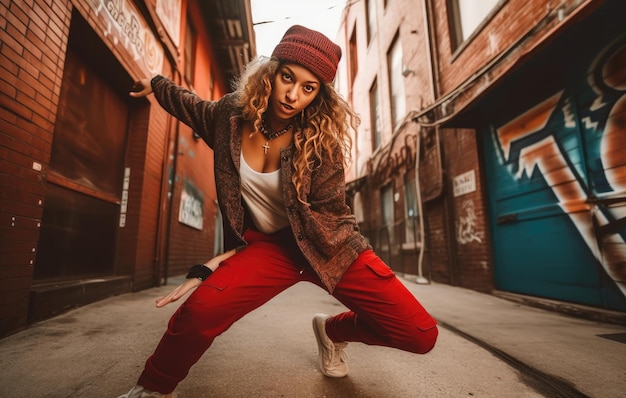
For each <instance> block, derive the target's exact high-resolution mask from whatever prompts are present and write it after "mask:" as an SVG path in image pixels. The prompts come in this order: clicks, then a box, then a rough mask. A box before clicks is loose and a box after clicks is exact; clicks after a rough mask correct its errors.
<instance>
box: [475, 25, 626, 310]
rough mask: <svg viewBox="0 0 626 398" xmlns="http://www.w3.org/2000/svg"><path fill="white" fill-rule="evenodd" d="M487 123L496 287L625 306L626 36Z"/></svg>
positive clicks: (583, 57)
mask: <svg viewBox="0 0 626 398" xmlns="http://www.w3.org/2000/svg"><path fill="white" fill-rule="evenodd" d="M595 48H596V50H594V51H592V52H587V53H586V54H578V58H577V62H576V63H575V64H569V65H566V66H565V67H564V68H566V69H567V73H568V76H569V78H568V79H567V84H565V85H564V86H563V87H562V88H560V89H558V90H554V92H551V93H549V94H548V95H543V96H542V98H538V99H537V100H536V101H534V102H532V104H531V105H530V106H528V107H526V108H525V109H524V110H522V111H521V112H519V111H518V112H516V113H515V114H511V115H509V116H505V117H504V118H502V119H500V121H499V122H498V123H497V124H494V125H492V126H490V127H489V128H487V129H485V131H483V132H482V133H483V134H482V136H483V137H484V138H485V139H484V141H483V142H484V149H485V169H486V177H487V187H488V197H489V202H490V203H489V207H490V213H491V214H490V216H491V220H492V231H493V239H494V241H493V243H494V245H493V247H494V260H495V264H494V271H495V277H496V281H495V282H496V286H497V288H498V289H501V290H506V291H512V292H518V293H523V294H530V295H535V296H541V297H547V298H554V299H558V300H563V301H571V302H576V303H582V304H588V305H592V306H599V307H604V308H608V309H616V310H622V311H626V243H625V239H626V222H625V219H626V36H623V35H617V36H615V35H614V36H612V37H608V38H607V39H606V40H604V41H603V42H602V43H600V44H599V45H597V46H595Z"/></svg>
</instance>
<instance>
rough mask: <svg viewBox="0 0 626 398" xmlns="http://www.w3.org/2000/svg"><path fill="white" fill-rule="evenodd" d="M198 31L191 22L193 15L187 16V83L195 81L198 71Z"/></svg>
mask: <svg viewBox="0 0 626 398" xmlns="http://www.w3.org/2000/svg"><path fill="white" fill-rule="evenodd" d="M197 36H198V35H197V33H196V29H195V27H194V26H193V23H192V22H191V15H189V14H187V28H186V31H185V79H186V80H187V83H189V84H192V83H193V81H194V75H195V69H196V42H197V40H198V39H197Z"/></svg>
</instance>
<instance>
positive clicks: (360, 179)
mask: <svg viewBox="0 0 626 398" xmlns="http://www.w3.org/2000/svg"><path fill="white" fill-rule="evenodd" d="M625 11H626V4H624V3H623V2H621V1H615V0H604V1H603V0H588V1H582V0H569V1H568V0H563V1H558V2H555V1H549V0H532V1H525V0H483V1H472V0H425V1H410V0H405V1H403V0H364V1H362V2H356V3H353V2H350V3H349V5H348V6H347V7H346V10H345V12H344V18H343V25H342V28H341V30H340V34H339V36H338V40H340V41H341V42H342V47H343V48H344V49H345V54H346V57H345V60H344V61H343V64H342V69H341V75H340V80H339V85H338V87H339V88H340V90H341V92H342V93H344V94H345V96H346V98H347V99H348V100H349V101H350V102H351V103H352V104H353V105H354V107H355V108H356V109H357V111H358V112H359V113H360V114H361V116H362V119H363V120H362V121H363V123H362V126H361V128H360V129H359V131H358V132H357V134H356V136H355V143H356V151H355V156H354V159H353V166H352V170H351V174H350V177H349V182H348V187H349V192H350V193H351V194H352V203H351V204H352V206H353V208H354V211H355V213H356V214H357V216H358V217H359V218H360V220H361V223H362V225H363V227H364V228H363V230H364V232H366V233H367V235H368V236H369V237H370V240H371V241H372V243H373V244H374V246H375V248H376V249H377V250H378V251H379V252H380V253H381V254H382V255H386V256H387V260H388V261H390V265H391V266H392V268H393V269H394V270H395V271H397V272H400V273H405V274H407V275H417V276H418V280H425V281H428V280H432V281H435V282H440V283H449V284H452V285H458V286H462V287H467V288H471V289H475V290H479V291H483V292H509V293H514V294H520V295H525V296H530V297H540V298H547V299H553V300H557V301H561V302H571V303H576V304H580V305H588V306H591V307H598V308H602V309H606V310H615V311H618V312H624V311H626V267H625V266H624V265H625V264H626V244H625V239H626V221H625V217H626V214H625V213H626V172H625V171H626V141H625V140H624V134H625V130H624V123H623V122H624V120H625V119H624V118H626V109H625V108H624V106H623V101H624V98H626V97H624V92H625V88H624V86H625V85H624V81H625V80H624V79H625V76H626V62H625V61H624V59H626V58H625V57H624V54H625V53H626V25H624V24H623V22H622V21H621V20H620V16H623V15H624V12H625ZM402 82H403V84H402ZM415 181H417V183H416V182H415ZM414 186H416V187H418V189H415V193H414V194H413V187H414ZM411 195H413V197H412V196H411ZM364 198H367V200H364ZM409 224H414V225H417V227H416V228H413V231H415V232H413V233H412V232H411V228H408V225H409ZM411 239H413V240H414V241H415V243H414V244H413V245H411V244H408V242H409V241H411ZM412 248H413V249H414V253H410V251H411V250H410V249H412ZM407 249H409V250H407Z"/></svg>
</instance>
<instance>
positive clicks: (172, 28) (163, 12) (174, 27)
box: [156, 0, 181, 47]
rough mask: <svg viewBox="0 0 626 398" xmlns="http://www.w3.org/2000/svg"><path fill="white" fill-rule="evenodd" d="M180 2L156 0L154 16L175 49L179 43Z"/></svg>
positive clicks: (175, 0) (179, 0) (176, 0)
mask: <svg viewBox="0 0 626 398" xmlns="http://www.w3.org/2000/svg"><path fill="white" fill-rule="evenodd" d="M180 3H181V0H157V2H156V14H157V16H158V17H159V19H160V20H161V23H163V27H165V30H166V31H167V34H168V35H169V36H170V38H171V39H172V42H173V43H174V45H175V46H176V47H178V43H179V42H180V15H181V11H180Z"/></svg>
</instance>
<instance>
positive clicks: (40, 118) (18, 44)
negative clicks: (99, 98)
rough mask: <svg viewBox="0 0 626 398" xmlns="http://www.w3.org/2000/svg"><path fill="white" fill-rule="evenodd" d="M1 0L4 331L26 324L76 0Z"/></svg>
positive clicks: (0, 316) (0, 314) (0, 290)
mask: <svg viewBox="0 0 626 398" xmlns="http://www.w3.org/2000/svg"><path fill="white" fill-rule="evenodd" d="M48 3H50V2H45V1H43V0H37V1H36V0H26V1H12V2H7V1H3V2H2V4H0V298H1V302H2V305H0V336H1V335H3V334H5V333H6V331H8V330H13V329H16V328H19V327H22V326H24V325H25V323H26V318H27V310H28V295H29V288H30V284H31V275H32V266H33V264H34V262H35V257H36V255H37V253H36V248H37V241H38V239H39V228H40V225H41V216H42V211H43V205H44V197H45V185H44V182H45V174H46V171H47V168H48V162H49V157H50V145H51V142H52V133H53V129H54V121H55V115H56V109H57V104H58V99H59V91H60V84H61V76H62V73H63V69H62V68H63V63H64V54H65V51H64V50H65V46H66V43H67V35H68V31H69V21H70V6H69V3H68V2H66V1H55V2H51V3H52V4H51V6H49V5H48Z"/></svg>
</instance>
